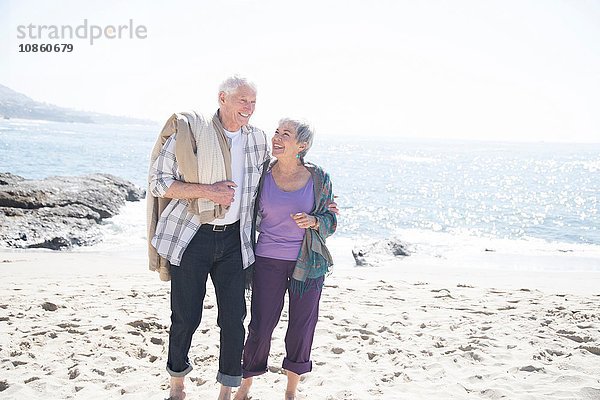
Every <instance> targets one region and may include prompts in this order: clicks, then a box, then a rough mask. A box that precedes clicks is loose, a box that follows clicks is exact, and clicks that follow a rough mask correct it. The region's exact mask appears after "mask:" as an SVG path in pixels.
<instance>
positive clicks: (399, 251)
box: [352, 239, 410, 266]
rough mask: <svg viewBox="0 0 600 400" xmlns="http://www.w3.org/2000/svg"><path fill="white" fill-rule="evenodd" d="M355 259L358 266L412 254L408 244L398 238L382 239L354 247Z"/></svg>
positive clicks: (375, 263)
mask: <svg viewBox="0 0 600 400" xmlns="http://www.w3.org/2000/svg"><path fill="white" fill-rule="evenodd" d="M352 255H353V256H354V261H355V262H356V265H358V266H372V265H377V264H378V263H379V262H381V261H387V260H389V259H392V258H394V257H407V256H409V255H410V252H409V251H408V248H407V246H406V244H404V243H402V242H401V241H400V240H398V239H386V240H380V241H377V242H374V243H370V244H366V245H362V246H360V247H358V246H357V247H355V248H354V249H352Z"/></svg>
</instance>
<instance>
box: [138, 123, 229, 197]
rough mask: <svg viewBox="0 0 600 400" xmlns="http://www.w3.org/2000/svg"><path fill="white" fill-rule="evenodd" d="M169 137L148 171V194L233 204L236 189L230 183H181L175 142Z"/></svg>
mask: <svg viewBox="0 0 600 400" xmlns="http://www.w3.org/2000/svg"><path fill="white" fill-rule="evenodd" d="M176 136H177V134H173V135H171V137H169V138H168V139H167V141H166V142H165V144H164V145H163V147H162V149H161V150H160V153H159V154H158V157H157V158H156V161H154V164H152V168H151V170H150V179H149V183H150V192H151V193H152V195H153V196H154V197H165V198H169V199H208V200H211V201H214V202H215V203H217V204H221V205H224V206H228V205H230V204H231V203H232V202H233V195H234V193H235V191H234V190H233V188H234V187H236V185H235V183H234V182H232V181H221V182H216V183H213V184H200V183H188V182H183V181H182V177H181V174H180V173H179V168H178V166H177V159H176V157H175V143H176V142H175V140H176Z"/></svg>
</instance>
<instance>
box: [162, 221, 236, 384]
mask: <svg viewBox="0 0 600 400" xmlns="http://www.w3.org/2000/svg"><path fill="white" fill-rule="evenodd" d="M209 274H210V277H211V279H212V282H213V285H214V287H215V293H216V297H217V307H218V318H217V324H218V325H219V328H221V340H220V354H219V373H218V374H217V381H218V382H219V383H222V384H223V385H226V386H239V385H240V382H241V379H242V367H241V358H242V349H243V345H244V335H245V330H244V318H245V317H246V302H245V299H244V284H245V276H244V270H243V268H242V253H241V246H240V230H239V223H238V226H235V227H234V228H233V229H227V230H226V231H224V232H214V231H212V229H211V227H210V226H208V225H203V226H201V227H200V229H199V230H198V232H197V233H196V235H195V236H194V238H193V239H192V241H191V242H190V244H189V245H188V246H187V248H186V250H185V252H184V253H183V257H182V259H181V263H180V265H179V267H175V266H174V267H172V268H171V330H170V333H169V359H168V361H167V371H168V372H169V374H171V376H185V375H186V374H188V373H189V372H190V371H191V370H192V366H191V365H190V362H189V359H188V352H189V350H190V345H191V343H192V335H193V334H194V332H195V331H196V329H197V328H198V326H199V325H200V320H201V318H202V310H203V302H204V295H205V294H206V281H207V278H208V275H209Z"/></svg>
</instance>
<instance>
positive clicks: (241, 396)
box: [233, 377, 252, 400]
mask: <svg viewBox="0 0 600 400" xmlns="http://www.w3.org/2000/svg"><path fill="white" fill-rule="evenodd" d="M251 386H252V377H250V378H244V379H242V384H241V385H240V387H239V389H238V390H237V392H236V393H235V397H234V398H233V400H247V399H248V398H249V397H248V393H250V387H251Z"/></svg>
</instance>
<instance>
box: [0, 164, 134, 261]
mask: <svg viewBox="0 0 600 400" xmlns="http://www.w3.org/2000/svg"><path fill="white" fill-rule="evenodd" d="M144 196H145V191H144V190H142V189H140V188H138V187H136V186H135V185H133V184H132V183H130V182H128V181H126V180H123V179H121V178H118V177H115V176H112V175H108V174H93V175H85V176H80V177H49V178H46V179H43V180H29V179H24V178H22V177H20V176H17V175H13V174H10V173H0V220H1V221H2V223H1V224H0V247H17V248H37V247H43V248H48V249H52V250H62V249H68V248H71V247H73V246H84V245H91V244H94V243H96V242H98V241H99V240H100V239H101V232H100V229H99V226H98V224H99V223H100V222H101V221H102V219H104V218H110V217H113V216H115V215H117V214H118V213H119V210H120V208H121V207H122V206H123V205H124V204H125V201H139V200H141V199H142V198H144Z"/></svg>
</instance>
